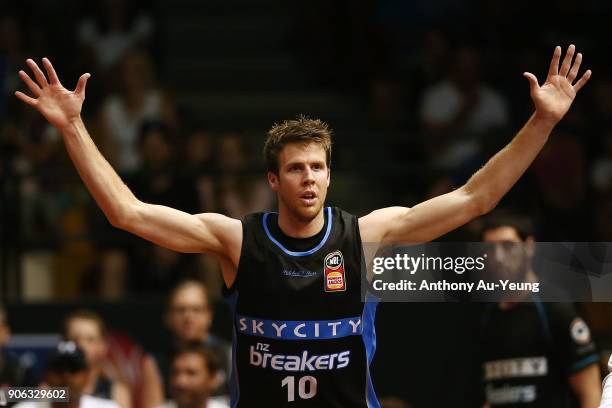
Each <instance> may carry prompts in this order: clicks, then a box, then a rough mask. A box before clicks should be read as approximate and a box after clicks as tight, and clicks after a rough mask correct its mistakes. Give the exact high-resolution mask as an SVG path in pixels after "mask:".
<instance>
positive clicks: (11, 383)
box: [0, 304, 36, 388]
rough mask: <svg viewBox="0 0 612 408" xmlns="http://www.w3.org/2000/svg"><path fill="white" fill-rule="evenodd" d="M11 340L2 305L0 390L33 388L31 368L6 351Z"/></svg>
mask: <svg viewBox="0 0 612 408" xmlns="http://www.w3.org/2000/svg"><path fill="white" fill-rule="evenodd" d="M10 338H11V328H10V327H9V324H8V319H7V315H6V310H5V309H4V307H3V306H2V305H1V304H0V388H4V387H32V386H34V384H35V383H36V381H35V378H34V374H33V372H32V370H31V368H30V367H27V366H26V365H24V364H23V363H22V362H21V361H19V359H17V357H15V356H13V355H12V354H10V353H8V352H7V351H6V350H5V347H6V345H7V344H8V342H9V340H10Z"/></svg>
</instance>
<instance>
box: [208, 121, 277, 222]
mask: <svg viewBox="0 0 612 408" xmlns="http://www.w3.org/2000/svg"><path fill="white" fill-rule="evenodd" d="M216 156H217V157H219V158H220V160H219V171H220V175H219V178H218V181H217V185H216V188H215V195H214V197H210V200H211V201H212V200H216V205H214V207H216V208H217V210H216V211H219V212H221V213H223V214H227V215H228V216H229V217H233V218H237V219H242V218H244V216H245V215H247V214H250V213H252V212H255V211H262V209H263V210H266V209H269V208H271V207H272V204H273V202H274V196H273V195H272V191H271V190H270V188H269V187H268V183H267V181H266V180H264V179H262V178H261V177H260V174H259V173H257V174H252V173H249V172H252V170H253V167H252V164H251V163H250V162H249V159H248V158H249V157H252V156H251V155H249V152H248V148H247V146H246V143H245V140H244V137H243V136H242V135H240V134H238V133H226V134H223V135H221V136H220V138H219V144H218V146H217V154H216Z"/></svg>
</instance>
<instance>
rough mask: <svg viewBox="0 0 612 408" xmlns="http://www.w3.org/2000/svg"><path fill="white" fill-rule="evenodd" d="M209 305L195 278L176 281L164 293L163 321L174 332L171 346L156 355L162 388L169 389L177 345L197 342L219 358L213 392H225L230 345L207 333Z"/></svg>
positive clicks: (210, 306)
mask: <svg viewBox="0 0 612 408" xmlns="http://www.w3.org/2000/svg"><path fill="white" fill-rule="evenodd" d="M213 312H214V311H213V308H212V305H211V304H210V302H209V296H208V290H207V288H206V286H205V285H204V284H203V283H201V282H198V281H194V280H188V281H184V282H182V283H180V284H178V285H177V286H176V287H175V288H174V289H173V290H172V292H171V293H170V296H169V297H168V306H167V309H166V317H165V321H166V325H167V326H168V328H169V329H170V331H171V332H172V334H173V335H174V339H173V340H174V343H173V344H172V349H171V350H168V352H167V353H166V355H163V356H159V357H158V362H159V365H160V368H161V370H162V373H163V374H164V381H165V383H166V390H167V391H169V390H170V376H169V373H170V360H171V359H172V356H173V355H174V353H175V350H176V349H177V348H180V347H182V346H184V345H185V344H189V343H194V342H200V343H202V344H205V345H206V346H207V347H209V348H210V349H211V350H212V351H213V352H214V353H216V354H217V359H218V360H219V369H218V370H216V371H217V375H218V376H219V379H218V381H217V382H218V383H219V389H214V390H212V391H213V395H223V394H225V395H227V392H228V385H227V379H228V371H229V367H230V365H231V354H230V353H231V348H230V345H229V344H227V343H226V342H225V341H224V340H223V339H220V338H218V337H216V336H215V335H214V334H212V333H210V327H211V325H212V320H213Z"/></svg>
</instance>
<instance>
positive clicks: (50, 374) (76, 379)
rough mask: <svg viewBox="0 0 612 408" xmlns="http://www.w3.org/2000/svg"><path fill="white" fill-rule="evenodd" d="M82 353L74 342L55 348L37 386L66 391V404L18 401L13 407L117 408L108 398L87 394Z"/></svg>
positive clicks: (86, 377) (86, 369) (84, 362)
mask: <svg viewBox="0 0 612 408" xmlns="http://www.w3.org/2000/svg"><path fill="white" fill-rule="evenodd" d="M88 368H89V367H88V363H87V359H86V358H85V355H84V354H83V351H81V350H80V349H79V348H78V347H77V345H76V344H75V343H74V342H71V341H66V342H61V343H59V344H58V345H57V347H56V348H55V350H54V351H53V352H52V354H51V356H50V357H49V358H48V360H47V363H46V367H45V373H44V379H43V383H42V384H41V387H43V388H46V387H51V388H56V387H66V388H68V398H69V400H68V402H53V403H52V402H34V401H27V402H20V403H18V404H16V405H15V408H119V405H117V404H116V403H115V402H113V401H110V400H108V399H104V398H99V397H95V396H91V395H87V391H86V390H87V383H88V377H89V374H90V371H89V370H88Z"/></svg>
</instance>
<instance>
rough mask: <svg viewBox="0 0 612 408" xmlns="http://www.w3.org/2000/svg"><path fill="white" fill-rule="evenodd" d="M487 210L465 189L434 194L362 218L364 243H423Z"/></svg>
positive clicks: (361, 229)
mask: <svg viewBox="0 0 612 408" xmlns="http://www.w3.org/2000/svg"><path fill="white" fill-rule="evenodd" d="M484 212H485V211H484V210H483V209H482V208H481V206H480V205H479V204H478V202H477V200H476V199H475V198H474V197H472V195H470V194H469V193H468V192H467V191H466V190H465V189H463V188H460V189H457V190H455V191H452V192H450V193H447V194H443V195H441V196H438V197H434V198H432V199H429V200H427V201H424V202H422V203H420V204H417V205H416V206H414V207H411V208H407V207H389V208H382V209H380V210H376V211H373V212H371V213H370V214H368V215H366V216H364V217H362V218H360V219H359V229H360V232H361V240H362V242H364V243H411V244H417V243H423V242H429V241H432V240H434V239H436V238H439V237H440V236H442V235H444V234H446V233H448V232H450V231H452V230H454V229H456V228H458V227H460V226H462V225H464V224H466V223H468V222H469V221H471V220H473V219H474V218H476V217H478V216H480V215H482V214H483V213H484Z"/></svg>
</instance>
